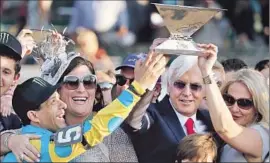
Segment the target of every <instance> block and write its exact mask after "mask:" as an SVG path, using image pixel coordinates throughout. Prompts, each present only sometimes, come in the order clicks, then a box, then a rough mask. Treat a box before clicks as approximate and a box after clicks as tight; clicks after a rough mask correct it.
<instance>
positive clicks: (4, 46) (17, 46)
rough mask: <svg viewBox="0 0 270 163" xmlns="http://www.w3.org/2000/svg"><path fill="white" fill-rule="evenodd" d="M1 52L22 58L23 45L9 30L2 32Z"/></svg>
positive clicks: (0, 38) (18, 58)
mask: <svg viewBox="0 0 270 163" xmlns="http://www.w3.org/2000/svg"><path fill="white" fill-rule="evenodd" d="M0 53H4V54H6V55H11V56H13V57H14V58H15V59H16V60H21V59H22V56H21V55H22V45H21V43H20V42H19V41H18V40H17V38H16V37H14V36H13V35H11V34H10V33H7V32H0Z"/></svg>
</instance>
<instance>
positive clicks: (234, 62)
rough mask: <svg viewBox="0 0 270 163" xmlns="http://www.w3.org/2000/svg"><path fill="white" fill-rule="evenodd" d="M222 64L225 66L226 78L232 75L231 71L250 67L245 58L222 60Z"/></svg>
mask: <svg viewBox="0 0 270 163" xmlns="http://www.w3.org/2000/svg"><path fill="white" fill-rule="evenodd" d="M221 64H222V66H223V67H224V71H225V73H226V76H225V78H226V79H227V78H229V77H230V75H231V73H233V72H235V71H238V70H240V69H243V68H248V66H247V64H246V63H245V62H244V61H243V60H241V59H238V58H232V59H226V60H224V61H222V62H221Z"/></svg>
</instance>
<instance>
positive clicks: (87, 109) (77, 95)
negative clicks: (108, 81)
mask: <svg viewBox="0 0 270 163" xmlns="http://www.w3.org/2000/svg"><path fill="white" fill-rule="evenodd" d="M89 74H91V72H90V70H89V68H88V67H87V66H86V65H79V66H77V67H76V68H74V69H73V70H72V71H71V72H70V73H69V74H68V76H76V77H78V78H79V79H82V78H84V77H85V76H87V75H89ZM58 92H59V94H60V97H61V100H63V101H64V102H65V103H66V104H67V111H66V118H69V117H85V118H86V117H88V116H89V115H90V114H91V113H92V109H93V104H94V100H95V92H96V88H91V89H85V87H84V85H83V83H82V82H80V83H79V87H78V88H77V89H75V90H70V89H68V88H67V87H66V86H65V84H64V85H63V86H61V88H60V89H59V91H58ZM67 121H68V119H67Z"/></svg>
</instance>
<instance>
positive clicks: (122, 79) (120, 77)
mask: <svg viewBox="0 0 270 163" xmlns="http://www.w3.org/2000/svg"><path fill="white" fill-rule="evenodd" d="M115 78H116V84H117V85H119V86H123V85H125V84H126V83H127V81H129V84H131V83H132V82H133V81H134V79H129V78H126V77H124V76H123V75H120V74H117V75H115Z"/></svg>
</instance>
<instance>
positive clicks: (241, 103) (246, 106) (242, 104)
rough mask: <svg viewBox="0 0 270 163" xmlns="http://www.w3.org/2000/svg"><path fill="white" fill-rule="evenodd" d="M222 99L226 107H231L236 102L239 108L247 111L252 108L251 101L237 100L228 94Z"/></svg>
mask: <svg viewBox="0 0 270 163" xmlns="http://www.w3.org/2000/svg"><path fill="white" fill-rule="evenodd" d="M223 99H224V101H225V103H226V105H227V106H233V105H234V104H235V103H236V102H237V105H238V107H239V108H241V109H244V110H248V109H250V108H251V107H253V101H252V100H251V99H246V98H239V99H235V98H234V97H233V96H231V95H229V94H227V93H226V94H223Z"/></svg>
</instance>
